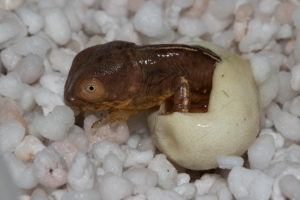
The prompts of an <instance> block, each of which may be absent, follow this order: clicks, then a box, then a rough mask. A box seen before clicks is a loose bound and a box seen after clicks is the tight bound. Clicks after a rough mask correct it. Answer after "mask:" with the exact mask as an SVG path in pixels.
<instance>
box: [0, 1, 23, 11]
mask: <svg viewBox="0 0 300 200" xmlns="http://www.w3.org/2000/svg"><path fill="white" fill-rule="evenodd" d="M23 2H24V0H15V1H0V8H1V9H5V10H15V9H17V8H18V7H20V6H21V5H22V4H23Z"/></svg>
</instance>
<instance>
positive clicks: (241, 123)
mask: <svg viewBox="0 0 300 200" xmlns="http://www.w3.org/2000/svg"><path fill="white" fill-rule="evenodd" d="M191 45H199V46H203V47H206V48H208V49H210V50H212V51H213V52H215V53H216V54H217V55H219V56H220V57H221V58H222V61H221V62H220V63H218V64H217V65H216V69H215V71H214V75H213V83H212V91H211V94H210V100H209V105H208V112H206V113H179V112H174V113H172V114H163V113H164V105H162V106H160V109H159V110H158V111H156V112H154V113H152V114H151V115H150V116H149V118H148V124H149V127H150V130H151V132H152V134H153V138H154V140H155V142H156V145H157V147H158V148H159V149H160V150H161V151H162V152H163V153H165V154H166V155H167V156H168V158H169V159H170V160H172V161H173V162H175V163H177V164H178V165H180V166H182V167H185V168H188V169H192V170H205V169H212V168H216V167H217V166H218V163H217V156H218V155H236V156H240V155H242V154H243V153H244V152H245V151H246V150H247V149H248V147H249V146H250V145H251V144H252V143H253V142H254V140H255V138H256V135H257V133H258V130H259V103H258V93H257V88H256V84H255V81H254V78H253V74H252V71H251V66H250V64H249V62H248V61H245V60H243V59H242V58H240V57H239V56H237V55H235V54H232V53H230V52H228V51H226V50H224V49H222V48H220V47H216V46H214V45H212V44H209V43H205V42H197V43H191ZM199 81H201V80H199Z"/></svg>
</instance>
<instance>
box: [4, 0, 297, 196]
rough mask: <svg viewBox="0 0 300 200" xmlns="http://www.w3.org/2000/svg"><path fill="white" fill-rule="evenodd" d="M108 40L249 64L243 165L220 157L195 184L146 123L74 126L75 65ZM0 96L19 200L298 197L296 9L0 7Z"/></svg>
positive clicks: (248, 0) (110, 3)
mask: <svg viewBox="0 0 300 200" xmlns="http://www.w3.org/2000/svg"><path fill="white" fill-rule="evenodd" d="M112 40H126V41H130V42H135V43H137V44H150V43H184V42H189V41H192V40H193V41H198V40H206V41H210V42H212V43H215V44H217V45H220V46H223V47H224V48H227V49H228V50H229V51H233V52H235V53H237V54H239V55H241V56H242V57H244V58H247V59H249V60H250V63H251V64H252V70H253V74H254V78H255V81H256V83H257V86H258V90H259V94H260V97H259V98H260V99H259V101H260V106H261V126H260V128H261V129H260V131H259V135H258V137H257V140H256V141H255V142H254V143H253V144H252V146H251V147H250V148H249V150H248V152H247V155H248V157H247V158H246V157H244V156H243V157H237V156H226V155H219V156H218V163H219V167H220V168H221V170H219V171H218V172H220V171H221V173H219V174H217V172H215V173H204V174H203V175H202V176H196V177H195V175H193V173H191V174H189V172H187V171H184V170H183V169H180V168H178V167H177V166H176V167H175V166H174V165H173V164H172V163H171V162H170V161H169V160H168V159H167V157H166V156H165V155H164V154H159V153H157V151H156V150H155V147H154V144H153V142H152V140H151V137H150V136H149V131H148V130H147V128H146V126H145V124H146V123H145V114H144V115H140V116H139V117H136V118H134V120H135V121H134V120H133V119H130V120H129V122H128V123H127V122H125V123H122V124H120V125H119V126H116V127H113V126H109V125H107V126H104V127H102V128H100V129H98V130H97V131H96V132H95V131H94V130H92V129H91V124H92V123H93V122H94V121H96V120H98V119H99V116H97V115H93V114H95V113H88V114H87V115H86V116H85V119H84V125H83V127H79V126H76V125H74V121H75V118H74V116H75V114H77V113H74V111H72V110H71V109H70V108H68V107H66V106H65V104H64V101H63V92H64V84H65V81H66V78H67V74H68V72H69V69H70V67H71V63H72V60H73V58H74V56H75V55H76V54H77V53H78V52H79V51H81V50H83V49H84V48H87V47H90V46H92V45H96V44H101V43H105V42H109V41H112ZM116 84H117V83H116ZM0 97H1V98H0V106H1V107H0V110H1V112H0V158H1V160H5V161H6V163H7V166H8V169H9V170H10V172H11V177H12V180H13V181H14V182H15V184H16V186H17V187H18V188H19V189H20V191H22V192H20V193H19V194H20V198H19V199H22V200H29V199H53V200H74V199H76V200H99V199H103V200H119V199H124V200H147V199H148V200H168V199H170V200H174V199H175V200H177V199H178V200H231V199H238V200H239V199H251V200H268V199H274V200H284V199H300V192H299V187H300V145H299V141H300V119H299V117H300V3H299V2H298V1H296V0H261V1H255V0H226V1H224V0H186V1H182V0H102V1H99V0H74V1H71V0H69V1H68V0H56V1H52V0H40V1H39V0H17V1H16V0H6V1H1V0H0ZM4 97H5V98H4ZM224 117H226V116H224ZM241 134H243V133H241ZM203 153H205V152H203ZM0 170H1V172H2V170H3V169H2V168H0ZM224 174H229V175H228V176H225V175H224ZM6 175H7V174H6ZM2 176H3V173H0V185H3V184H6V180H5V177H6V176H5V177H4V176H3V177H2ZM12 189H14V188H13V187H12ZM6 192H7V194H6ZM10 192H11V191H9V190H5V191H3V192H2V190H1V199H2V198H3V199H7V198H8V196H7V195H9V194H10ZM5 197H7V198H5Z"/></svg>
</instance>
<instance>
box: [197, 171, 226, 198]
mask: <svg viewBox="0 0 300 200" xmlns="http://www.w3.org/2000/svg"><path fill="white" fill-rule="evenodd" d="M218 179H220V176H219V175H215V174H212V175H211V174H205V175H203V176H202V177H201V179H198V180H196V181H195V186H196V189H197V195H204V194H207V193H208V192H209V190H210V188H211V187H212V186H213V185H214V183H215V182H216V181H217V180H218Z"/></svg>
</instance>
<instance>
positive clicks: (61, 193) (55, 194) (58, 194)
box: [51, 189, 67, 200]
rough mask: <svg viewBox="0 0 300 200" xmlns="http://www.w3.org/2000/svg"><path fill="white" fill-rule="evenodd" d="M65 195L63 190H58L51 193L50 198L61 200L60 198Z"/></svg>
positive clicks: (65, 191)
mask: <svg viewBox="0 0 300 200" xmlns="http://www.w3.org/2000/svg"><path fill="white" fill-rule="evenodd" d="M66 193H67V190H65V189H58V190H54V191H53V192H51V197H54V200H61V199H62V197H63V196H64V195H65V194H66Z"/></svg>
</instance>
